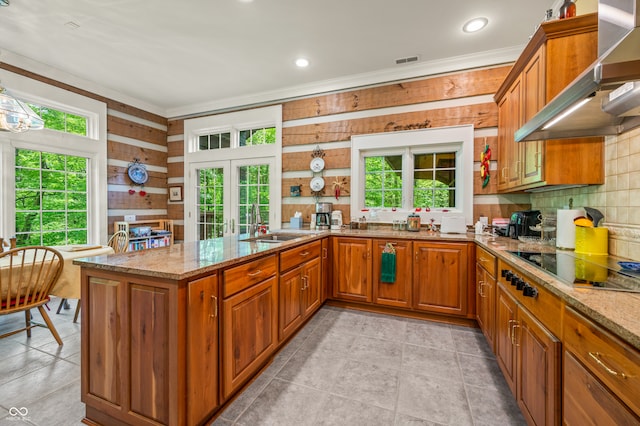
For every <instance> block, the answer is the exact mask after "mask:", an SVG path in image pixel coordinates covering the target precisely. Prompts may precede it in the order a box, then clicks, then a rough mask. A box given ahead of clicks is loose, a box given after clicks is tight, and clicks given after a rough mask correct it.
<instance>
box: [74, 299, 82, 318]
mask: <svg viewBox="0 0 640 426" xmlns="http://www.w3.org/2000/svg"><path fill="white" fill-rule="evenodd" d="M78 314H80V299H78V304H77V305H76V313H75V315H74V316H73V322H74V323H76V322H78Z"/></svg>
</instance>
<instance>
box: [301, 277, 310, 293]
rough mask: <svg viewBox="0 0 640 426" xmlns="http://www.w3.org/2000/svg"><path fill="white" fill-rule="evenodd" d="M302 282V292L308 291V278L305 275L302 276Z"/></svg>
mask: <svg viewBox="0 0 640 426" xmlns="http://www.w3.org/2000/svg"><path fill="white" fill-rule="evenodd" d="M302 282H303V283H304V288H303V290H306V289H308V288H309V277H308V276H307V275H303V276H302Z"/></svg>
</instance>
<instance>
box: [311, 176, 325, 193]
mask: <svg viewBox="0 0 640 426" xmlns="http://www.w3.org/2000/svg"><path fill="white" fill-rule="evenodd" d="M309 186H310V187H311V190H312V191H313V192H320V191H322V188H324V179H322V178H321V177H319V176H317V177H314V178H313V179H311V183H310V185H309Z"/></svg>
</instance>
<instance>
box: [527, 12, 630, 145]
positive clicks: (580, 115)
mask: <svg viewBox="0 0 640 426" xmlns="http://www.w3.org/2000/svg"><path fill="white" fill-rule="evenodd" d="M639 24H640V0H600V1H599V2H598V59H597V60H596V61H595V62H594V63H593V64H591V65H590V66H589V67H588V68H587V69H586V70H585V71H584V72H583V73H582V74H580V75H579V76H578V77H577V78H576V79H575V80H574V81H573V82H571V83H570V84H569V86H567V87H566V88H565V89H564V90H563V91H562V92H560V93H559V94H558V95H557V96H556V97H555V98H553V99H552V100H551V101H550V102H549V103H548V104H546V105H545V106H544V108H542V109H541V110H540V111H539V112H538V113H537V114H536V115H535V116H533V118H531V120H529V121H528V122H527V123H525V124H524V125H523V126H522V127H521V128H520V129H518V130H517V131H516V133H515V140H516V141H517V142H521V141H536V140H546V139H563V138H575V137H589V136H609V135H618V134H620V133H623V132H626V131H628V130H631V129H633V128H635V127H638V126H640V28H639V27H638V26H639Z"/></svg>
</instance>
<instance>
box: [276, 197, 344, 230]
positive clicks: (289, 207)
mask: <svg viewBox="0 0 640 426" xmlns="http://www.w3.org/2000/svg"><path fill="white" fill-rule="evenodd" d="M323 201H324V199H323ZM330 202H331V201H330ZM341 202H342V203H344V200H343V199H341V200H340V201H336V200H335V198H334V199H333V210H340V211H341V212H342V221H343V222H345V223H349V220H350V219H349V218H350V217H351V206H350V205H349V204H339V203H341ZM295 212H301V213H302V219H303V221H304V226H305V227H307V228H308V227H309V223H310V221H311V214H312V213H315V212H316V206H315V202H312V203H301V204H283V205H282V223H284V224H288V223H289V220H290V218H292V217H293V215H294V213H295Z"/></svg>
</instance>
